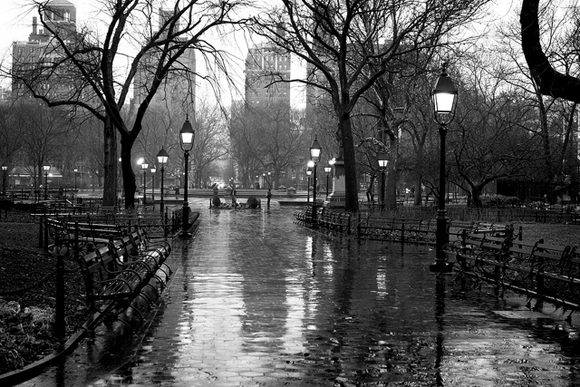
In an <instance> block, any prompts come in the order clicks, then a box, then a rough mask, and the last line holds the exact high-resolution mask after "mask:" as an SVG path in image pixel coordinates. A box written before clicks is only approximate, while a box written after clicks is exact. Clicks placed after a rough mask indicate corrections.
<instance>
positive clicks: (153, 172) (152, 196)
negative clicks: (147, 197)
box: [151, 165, 157, 204]
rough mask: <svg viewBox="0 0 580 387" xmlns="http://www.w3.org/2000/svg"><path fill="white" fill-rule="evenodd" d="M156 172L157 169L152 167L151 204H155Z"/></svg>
mask: <svg viewBox="0 0 580 387" xmlns="http://www.w3.org/2000/svg"><path fill="white" fill-rule="evenodd" d="M155 172H157V168H155V165H154V166H152V167H151V202H152V203H153V204H155Z"/></svg>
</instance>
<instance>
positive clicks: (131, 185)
mask: <svg viewBox="0 0 580 387" xmlns="http://www.w3.org/2000/svg"><path fill="white" fill-rule="evenodd" d="M132 148H133V141H132V140H131V139H130V138H129V135H128V134H127V135H123V134H121V170H122V171H123V188H124V192H125V209H127V210H131V209H134V208H135V191H136V190H137V184H136V183H135V172H133V168H132V166H131V149H132Z"/></svg>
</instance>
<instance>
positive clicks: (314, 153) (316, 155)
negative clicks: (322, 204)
mask: <svg viewBox="0 0 580 387" xmlns="http://www.w3.org/2000/svg"><path fill="white" fill-rule="evenodd" d="M321 152H322V148H321V147H320V144H319V143H318V139H317V136H314V142H313V143H312V146H311V147H310V160H312V161H313V162H314V165H313V167H312V171H313V173H312V176H313V177H312V180H313V187H314V188H313V190H312V202H313V203H314V204H316V163H318V162H319V161H320V153H321Z"/></svg>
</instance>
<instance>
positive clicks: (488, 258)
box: [456, 236, 580, 311]
mask: <svg viewBox="0 0 580 387" xmlns="http://www.w3.org/2000/svg"><path fill="white" fill-rule="evenodd" d="M471 243H472V246H474V245H475V241H474V240H472V241H471ZM456 257H457V261H458V262H459V263H460V268H461V272H462V273H464V274H468V275H471V276H474V277H478V278H479V279H484V280H486V281H489V282H493V283H495V284H496V285H497V286H501V287H503V288H505V289H511V290H513V291H516V292H518V293H521V294H525V295H527V296H528V297H531V298H535V299H536V300H537V304H536V306H535V309H538V308H540V307H541V305H542V302H543V301H548V302H551V303H553V304H554V305H557V306H561V307H564V308H566V309H572V310H575V311H580V257H579V256H578V254H577V249H576V248H575V247H571V246H562V245H552V244H547V243H545V242H544V241H543V240H542V239H540V240H538V241H524V240H519V239H513V238H512V239H511V240H510V239H507V238H506V240H505V241H504V242H503V243H500V238H498V237H490V236H486V237H485V238H481V240H480V241H479V245H478V246H477V248H474V249H473V250H472V251H471V252H470V251H468V250H465V251H461V252H459V253H457V254H456Z"/></svg>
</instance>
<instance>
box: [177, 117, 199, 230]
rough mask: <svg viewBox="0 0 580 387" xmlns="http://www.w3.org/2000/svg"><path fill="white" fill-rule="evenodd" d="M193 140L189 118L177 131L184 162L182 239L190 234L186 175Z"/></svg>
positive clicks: (193, 134) (193, 133)
mask: <svg viewBox="0 0 580 387" xmlns="http://www.w3.org/2000/svg"><path fill="white" fill-rule="evenodd" d="M194 140H195V132H194V131H193V127H192V126H191V123H190V122H189V116H187V117H186V118H185V122H184V123H183V126H182V127H181V130H180V131H179V145H180V146H181V150H183V152H184V161H185V176H184V180H183V181H184V183H185V187H184V189H183V214H182V215H181V218H182V221H183V222H182V227H181V234H180V236H182V237H190V236H191V233H190V232H189V231H188V230H189V202H188V199H187V185H188V182H187V175H188V171H187V170H188V167H189V152H190V151H191V150H192V149H193V141H194Z"/></svg>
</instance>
